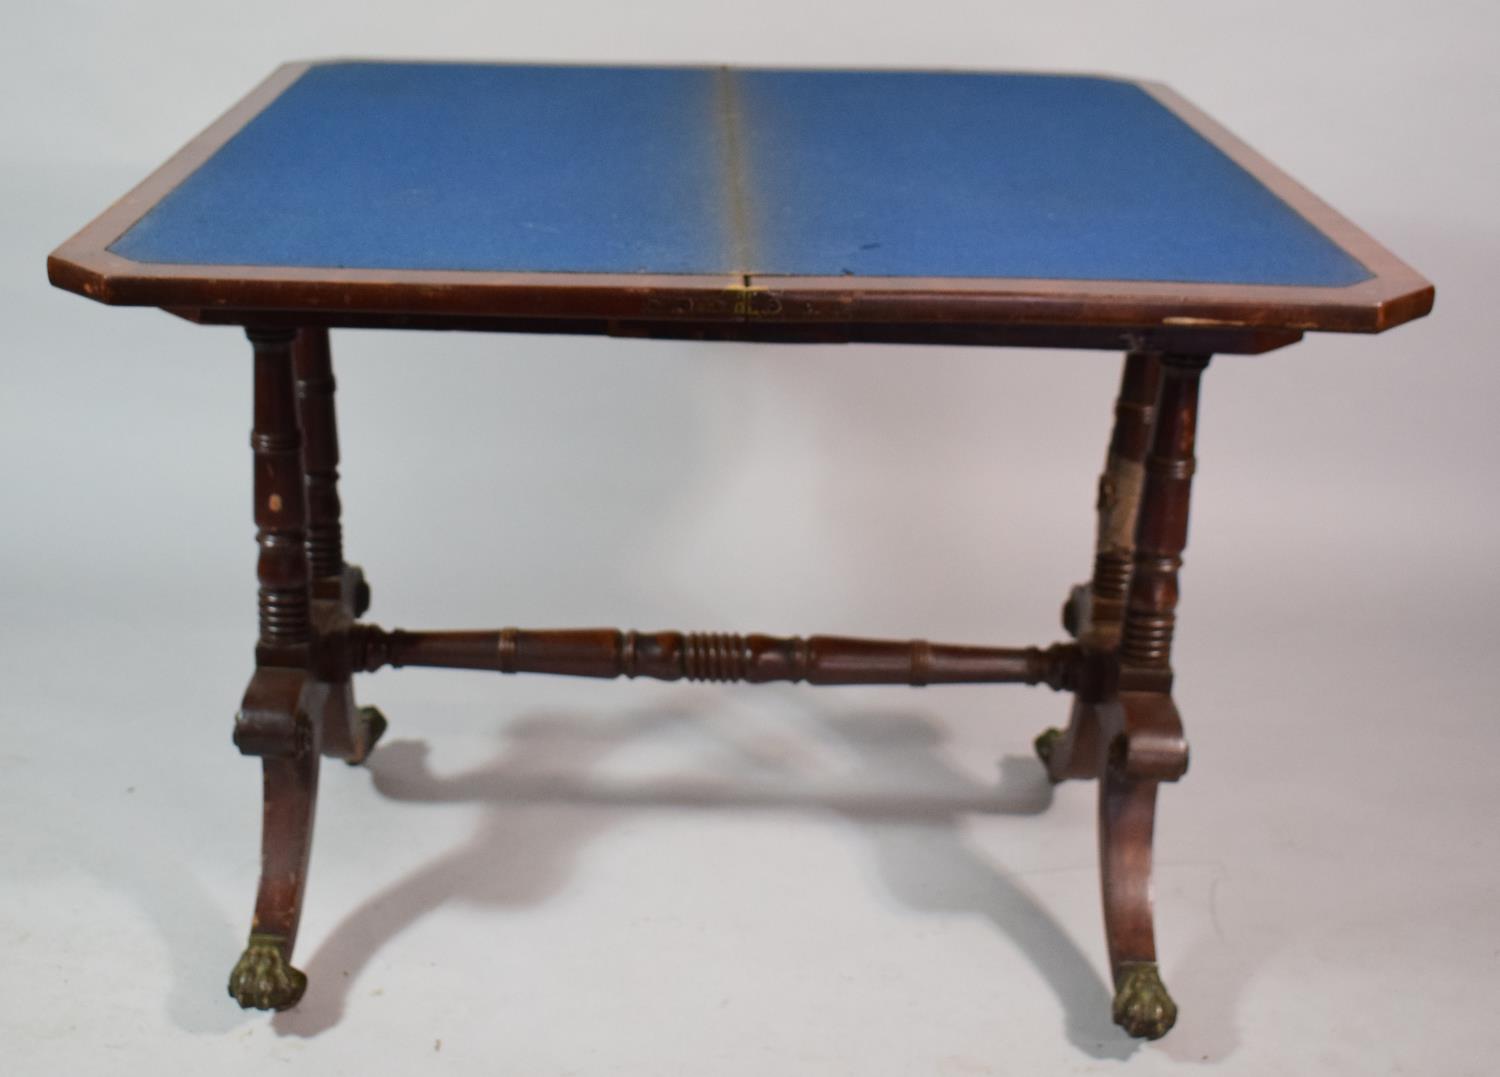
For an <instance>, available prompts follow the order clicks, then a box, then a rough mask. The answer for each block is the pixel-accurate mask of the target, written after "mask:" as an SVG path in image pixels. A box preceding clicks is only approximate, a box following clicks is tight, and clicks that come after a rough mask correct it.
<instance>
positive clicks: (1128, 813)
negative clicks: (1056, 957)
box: [1097, 355, 1208, 1039]
mask: <svg viewBox="0 0 1500 1077" xmlns="http://www.w3.org/2000/svg"><path fill="white" fill-rule="evenodd" d="M1207 365H1208V357H1207V356H1190V355H1168V356H1164V357H1163V359H1162V375H1163V377H1162V386H1161V395H1160V398H1159V403H1158V405H1157V412H1156V421H1155V429H1154V431H1153V433H1152V439H1151V450H1150V453H1149V454H1148V456H1147V458H1146V469H1145V484H1144V488H1143V491H1142V495H1141V508H1140V517H1139V520H1138V522H1137V526H1136V536H1135V555H1134V564H1133V567H1132V570H1131V574H1130V585H1129V591H1128V597H1127V600H1126V605H1125V615H1124V622H1123V625H1122V626H1121V629H1120V645H1119V662H1120V668H1119V693H1118V696H1117V697H1116V698H1115V699H1113V700H1110V701H1107V702H1105V703H1103V704H1102V705H1101V706H1100V707H1099V708H1098V711H1097V713H1098V715H1099V719H1100V730H1099V732H1100V737H1101V739H1102V741H1103V745H1104V751H1103V753H1102V756H1101V763H1102V771H1101V774H1100V783H1099V858H1100V868H1101V876H1102V883H1103V896H1104V926H1105V933H1106V935H1107V937H1108V941H1109V958H1110V967H1111V970H1112V972H1113V975H1114V981H1115V991H1116V994H1115V1001H1114V1018H1115V1021H1116V1022H1117V1023H1118V1024H1119V1025H1121V1027H1123V1028H1124V1029H1125V1030H1126V1031H1127V1032H1129V1033H1130V1034H1131V1035H1133V1036H1144V1037H1146V1038H1149V1039H1156V1038H1158V1037H1160V1036H1164V1035H1166V1033H1167V1030H1168V1029H1170V1028H1171V1027H1172V1024H1173V1023H1174V1022H1175V1021H1176V1019H1177V1006H1176V1004H1175V1003H1174V1002H1173V1001H1172V997H1171V995H1169V994H1168V993H1167V989H1166V987H1165V985H1164V984H1163V983H1162V981H1161V975H1160V972H1159V971H1158V968H1157V963H1156V935H1155V929H1154V925H1153V917H1152V908H1151V847H1152V830H1153V826H1154V822H1155V813H1156V788H1157V785H1158V784H1159V783H1160V782H1163V781H1175V780H1176V779H1178V778H1179V777H1181V776H1182V774H1183V773H1184V772H1186V770H1187V763H1188V749H1187V741H1186V739H1185V738H1184V736H1183V732H1182V720H1181V717H1180V716H1179V714H1178V712H1177V707H1176V705H1175V703H1173V701H1172V696H1171V690H1172V666H1171V652H1172V636H1173V632H1174V628H1175V624H1176V609H1177V599H1178V580H1177V577H1178V571H1179V569H1180V568H1181V567H1182V551H1183V549H1184V548H1185V547H1186V546H1187V535H1188V510H1189V506H1190V500H1191V494H1192V481H1193V470H1194V467H1195V462H1194V455H1193V447H1194V441H1195V437H1196V428H1197V417H1198V385H1199V379H1200V377H1201V375H1202V373H1203V370H1204V368H1205V367H1206V366H1207Z"/></svg>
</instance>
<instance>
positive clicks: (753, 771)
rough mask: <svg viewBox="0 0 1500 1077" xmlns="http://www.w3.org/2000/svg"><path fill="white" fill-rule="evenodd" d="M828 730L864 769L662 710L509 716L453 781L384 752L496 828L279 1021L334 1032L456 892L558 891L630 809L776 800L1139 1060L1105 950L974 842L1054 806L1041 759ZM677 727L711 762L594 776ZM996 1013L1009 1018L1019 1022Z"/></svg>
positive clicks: (494, 896)
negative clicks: (498, 737) (1105, 966)
mask: <svg viewBox="0 0 1500 1077" xmlns="http://www.w3.org/2000/svg"><path fill="white" fill-rule="evenodd" d="M816 724H817V726H818V727H819V731H818V734H817V736H818V737H819V738H826V739H827V740H829V741H831V742H832V743H833V745H834V746H835V747H836V748H837V749H840V750H843V751H845V752H847V753H848V755H850V756H852V757H853V759H854V760H856V761H857V764H858V765H857V767H856V768H855V770H854V771H853V772H852V773H849V772H845V773H843V774H840V775H836V776H823V775H819V774H817V773H816V772H815V771H816V768H815V767H814V768H811V769H812V770H814V773H812V774H809V773H806V772H805V771H806V770H808V769H809V768H807V767H802V768H800V769H801V771H802V772H798V770H797V769H796V768H794V767H789V766H787V765H786V760H785V759H783V758H780V757H779V755H778V753H777V752H776V751H770V752H767V751H763V750H759V749H758V748H757V747H756V745H755V744H753V743H751V742H749V741H747V740H746V739H745V738H743V737H738V738H737V737H736V735H735V734H734V733H733V732H731V731H730V727H729V726H728V724H727V723H722V724H721V723H714V722H712V721H704V720H703V718H702V716H701V715H696V714H693V713H688V712H676V711H668V710H662V709H657V710H652V711H649V712H644V711H643V712H637V713H632V714H624V715H620V716H618V717H614V718H594V717H580V716H573V715H555V714H545V715H536V716H532V717H529V718H524V719H521V720H519V721H517V722H514V723H510V724H509V725H508V726H507V728H506V730H505V743H504V747H503V748H502V750H501V752H500V754H499V755H498V756H497V757H496V758H494V759H492V760H490V761H489V762H487V763H484V764H481V765H480V766H477V767H475V768H473V769H470V770H467V771H463V772H460V773H456V774H452V775H447V776H439V775H436V774H434V773H433V771H432V770H431V768H430V766H429V764H428V747H427V745H426V744H425V743H423V742H421V741H415V740H400V741H394V742H390V743H387V744H385V745H382V746H381V747H380V748H379V749H377V751H376V752H375V753H374V754H373V755H372V757H371V759H370V760H369V762H368V763H367V764H366V765H367V767H368V769H369V773H370V776H371V778H372V780H373V781H374V783H375V787H376V789H377V790H378V791H379V792H380V793H381V795H383V796H385V797H388V798H390V799H392V800H398V801H411V802H418V803H428V804H436V803H474V804H479V805H482V806H483V809H484V812H483V815H482V817H481V821H480V823H479V825H478V827H477V828H476V830H475V832H474V834H473V835H472V836H471V837H470V838H469V839H468V840H467V841H466V842H464V843H462V844H460V845H458V846H455V847H453V848H451V849H449V850H447V851H446V852H443V853H441V854H439V855H438V856H435V857H433V858H432V859H431V860H429V861H427V862H426V863H425V864H423V865H421V866H420V867H418V868H417V869H416V870H415V871H412V872H410V873H408V874H407V875H405V876H404V877H403V878H401V879H399V880H397V881H395V882H394V883H392V884H391V885H389V886H387V887H386V888H385V889H383V890H382V891H380V892H379V893H376V894H375V895H373V896H371V897H370V898H368V899H367V900H366V901H364V902H363V903H362V904H361V905H359V906H358V907H357V908H355V909H354V910H353V911H352V912H350V913H349V914H348V915H347V916H345V917H344V918H343V920H341V921H340V922H339V923H338V924H337V925H336V926H335V927H334V929H333V930H332V932H331V933H330V934H329V935H328V937H327V938H326V939H324V940H323V942H322V944H321V945H320V946H319V947H318V949H317V950H316V951H315V952H314V953H313V954H312V955H311V957H310V958H308V959H306V964H305V965H302V967H303V968H304V970H305V971H306V972H307V974H308V980H309V986H308V991H307V995H306V996H305V997H304V998H303V1000H302V1002H301V1003H300V1004H299V1005H298V1007H297V1008H296V1009H294V1010H290V1011H287V1012H285V1013H281V1014H277V1015H276V1016H275V1017H274V1019H273V1020H272V1027H273V1028H274V1029H275V1030H276V1031H277V1032H278V1033H279V1034H281V1035H289V1036H303V1037H310V1036H316V1035H318V1034H320V1033H322V1032H324V1031H326V1030H328V1029H330V1028H332V1027H334V1026H335V1025H336V1024H338V1022H339V1021H340V1019H341V1018H342V1016H343V1013H344V1009H345V1007H346V1005H347V1003H348V999H349V994H350V991H351V990H352V987H353V985H354V983H355V981H357V980H358V978H359V976H360V973H361V971H362V970H363V969H364V968H365V967H366V966H367V965H368V964H369V963H370V961H371V960H372V958H373V957H374V956H375V955H376V954H377V953H378V952H379V950H380V948H381V947H382V946H383V945H384V944H385V942H387V941H388V940H390V939H392V938H394V937H396V936H397V935H399V934H400V933H401V932H402V931H403V930H405V929H406V928H407V927H409V926H411V925H412V924H413V923H415V922H417V921H418V920H420V919H421V918H422V917H423V916H425V915H426V914H427V913H429V912H431V911H433V910H435V909H437V908H438V907H440V906H442V905H443V904H445V903H447V902H451V901H463V902H474V903H478V904H487V905H492V906H495V907H498V908H511V907H525V906H530V905H535V904H539V903H541V902H544V901H546V900H547V899H548V898H550V897H552V896H553V895H555V894H556V893H558V892H559V891H560V889H561V888H562V887H563V886H564V885H565V884H566V882H567V880H568V878H569V876H570V873H571V872H572V871H573V870H574V868H575V861H576V859H577V857H578V855H579V853H580V852H581V850H582V848H583V847H584V846H585V845H586V844H587V843H588V842H589V841H590V840H592V839H593V838H595V837H596V836H598V835H599V834H601V833H602V832H603V831H605V830H607V829H609V828H610V827H611V826H613V825H615V824H617V823H620V822H622V821H624V820H625V818H626V817H627V816H628V815H629V814H630V813H631V812H634V811H641V810H660V809H663V808H680V809H683V810H691V811H757V810H768V811H778V812H789V811H790V812H808V813H812V814H815V815H817V816H819V817H829V816H833V817H842V818H843V819H845V820H847V821H848V822H849V823H850V824H851V825H852V826H853V827H854V828H855V829H856V830H857V831H858V832H859V833H861V834H862V835H863V837H864V838H865V839H866V840H867V841H868V842H869V843H870V846H871V848H872V851H873V853H874V856H875V859H876V862H877V864H878V867H879V875H880V878H881V879H882V880H883V882H884V884H885V885H886V887H887V888H888V890H889V892H890V894H891V895H892V896H893V897H895V898H896V899H897V900H898V901H900V902H901V903H902V904H904V905H906V906H907V907H909V908H912V909H917V910H921V911H926V912H934V913H943V914H953V913H966V914H969V915H975V916H980V917H983V918H985V919H987V920H988V921H989V922H990V923H992V924H993V925H994V926H995V928H996V929H997V930H998V931H1000V932H1002V933H1004V934H1005V935H1006V936H1007V937H1009V938H1010V939H1011V940H1012V941H1013V942H1014V943H1015V944H1016V945H1017V946H1018V947H1019V948H1020V949H1021V951H1022V952H1023V953H1025V954H1026V956H1027V958H1028V959H1029V960H1030V961H1031V962H1032V964H1033V965H1034V966H1035V967H1036V968H1037V970H1038V971H1040V972H1041V974H1042V976H1043V977H1044V978H1045V979H1046V981H1047V982H1048V984H1049V985H1050V986H1051V989H1052V990H1053V991H1054V992H1055V993H1056V995H1057V997H1058V998H1059V999H1060V1000H1061V1002H1062V1004H1063V1009H1064V1013H1065V1032H1066V1035H1067V1037H1068V1039H1069V1041H1070V1042H1071V1043H1072V1044H1073V1045H1074V1046H1075V1047H1077V1048H1078V1049H1079V1050H1081V1051H1082V1052H1084V1053H1085V1054H1087V1055H1090V1056H1092V1057H1094V1058H1113V1059H1123V1058H1126V1057H1129V1056H1130V1055H1131V1054H1133V1053H1134V1052H1135V1051H1136V1050H1137V1049H1138V1047H1139V1046H1140V1044H1139V1043H1138V1041H1136V1040H1133V1039H1131V1038H1130V1037H1128V1036H1126V1035H1125V1034H1124V1033H1123V1032H1122V1031H1120V1029H1118V1028H1117V1027H1116V1026H1115V1025H1114V1024H1113V1023H1112V1021H1111V1019H1110V1001H1111V992H1110V990H1109V989H1108V987H1107V986H1106V984H1105V983H1104V981H1103V980H1102V978H1101V977H1100V975H1099V974H1098V972H1097V971H1096V970H1095V968H1094V966H1093V965H1092V963H1091V962H1090V960H1089V958H1088V957H1087V956H1085V954H1084V953H1083V951H1081V950H1080V949H1079V947H1078V946H1077V945H1076V944H1075V943H1074V942H1073V940H1072V939H1070V938H1069V937H1068V935H1067V934H1066V933H1065V932H1064V931H1063V930H1062V929H1061V927H1059V925H1058V924H1057V923H1056V921H1054V920H1053V919H1052V918H1051V917H1050V916H1049V915H1048V914H1047V912H1046V911H1045V910H1044V909H1043V908H1042V907H1041V906H1040V905H1039V904H1038V903H1037V902H1036V900H1035V899H1034V898H1032V896H1031V895H1030V894H1029V893H1028V892H1027V891H1026V889H1025V888H1024V887H1023V886H1021V885H1020V884H1019V883H1018V882H1017V881H1016V880H1015V879H1014V878H1012V877H1011V876H1010V875H1009V874H1008V873H1007V872H1006V871H1005V870H1004V869H1003V868H1001V867H998V866H997V865H995V864H994V863H993V862H991V861H990V860H989V859H988V858H987V857H986V856H985V855H984V854H983V853H982V852H980V851H979V850H977V849H975V848H973V847H971V846H970V844H969V843H968V842H967V841H966V839H965V837H964V833H963V825H962V824H963V822H964V820H965V818H966V817H968V816H972V815H1033V814H1036V813H1039V812H1041V811H1044V810H1045V809H1046V808H1047V807H1048V805H1049V804H1050V803H1051V800H1052V787H1051V785H1050V783H1049V782H1048V781H1047V778H1046V775H1045V773H1044V772H1043V770H1042V767H1041V765H1040V763H1038V762H1037V761H1036V760H1035V759H1034V758H1032V757H1031V756H1024V757H1022V756H1007V757H1006V758H1004V759H1003V760H1001V762H1000V782H999V783H998V785H992V784H990V783H987V782H980V781H976V780H974V779H973V778H971V777H969V776H967V775H964V774H962V773H960V772H958V771H956V770H955V769H953V768H952V767H951V766H950V765H949V764H948V763H947V762H946V761H945V760H943V759H942V757H941V756H940V755H939V754H938V752H937V751H936V749H937V748H938V746H939V745H940V743H941V741H942V732H941V730H940V729H939V728H938V727H937V726H936V725H934V724H933V723H932V722H930V721H929V720H927V719H925V718H922V717H918V716H914V715H912V714H910V713H907V712H886V713H873V714H871V713H861V714H850V715H841V716H836V717H828V716H820V717H817V718H816ZM688 729H691V730H692V732H691V733H689V732H686V730H688ZM673 735H685V736H696V737H700V738H701V737H709V738H712V741H711V744H710V747H711V748H713V750H714V760H715V765H714V768H713V770H712V772H711V773H710V772H705V773H698V774H694V775H692V776H689V777H673V778H656V779H651V780H649V781H630V782H626V781H621V780H618V779H612V778H607V777H604V776H603V775H600V774H598V773H596V768H597V767H598V766H599V764H600V763H601V762H603V761H604V760H605V759H607V758H608V757H609V756H611V755H613V754H615V753H617V752H619V751H621V750H622V749H625V748H626V747H627V746H631V745H635V744H639V743H641V742H642V741H643V740H647V739H650V738H658V737H665V736H673ZM825 747H826V746H825ZM996 974H997V975H1003V974H1004V970H1003V969H1001V970H997V972H996ZM995 1016H996V1022H997V1028H998V1027H1000V1023H1001V1022H1003V1020H1004V1015H1003V1014H996V1015H995Z"/></svg>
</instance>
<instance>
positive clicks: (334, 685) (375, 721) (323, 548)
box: [292, 328, 386, 764]
mask: <svg viewBox="0 0 1500 1077" xmlns="http://www.w3.org/2000/svg"><path fill="white" fill-rule="evenodd" d="M292 361H293V366H294V368H295V370H296V374H297V414H298V419H299V423H300V426H301V428H302V469H303V479H304V488H305V490H306V494H307V540H306V546H307V564H308V572H309V574H310V576H311V589H312V597H313V604H312V615H313V622H314V624H315V625H316V626H317V629H318V635H319V637H320V638H323V639H328V638H331V637H333V636H334V635H336V634H337V633H338V632H340V631H341V630H342V629H343V628H344V627H346V626H347V625H349V624H350V623H352V621H353V619H354V618H356V617H359V616H360V615H362V614H363V613H364V612H365V610H366V609H368V608H369V605H370V587H369V584H368V583H366V582H365V577H364V573H363V572H362V571H361V570H360V569H359V567H358V566H357V565H348V564H345V563H344V532H343V521H342V511H343V510H342V506H341V505H340V503H339V433H338V415H337V409H336V405H335V393H336V390H337V384H336V383H335V381H334V378H333V357H332V353H331V351H330V348H329V343H328V330H327V329H323V328H304V329H300V330H298V331H297V336H296V339H295V341H294V342H293V345H292ZM317 668H318V675H319V679H320V680H323V681H325V683H327V685H328V687H329V693H328V702H327V708H326V717H325V721H324V725H323V747H322V750H323V752H324V754H325V755H331V756H334V757H336V758H339V759H343V760H344V761H345V762H348V763H351V764H354V763H360V762H363V761H364V759H365V758H366V757H367V756H368V755H369V754H370V749H371V748H373V747H374V746H375V742H376V741H378V740H379V739H380V736H381V734H382V733H384V732H385V728H386V721H385V717H384V716H383V715H382V714H381V713H380V712H379V711H378V710H376V709H375V708H374V707H360V706H358V705H357V704H356V703H355V701H354V692H353V690H352V688H351V687H350V684H349V671H348V670H347V669H341V668H339V667H338V665H337V664H336V663H329V662H319V663H317Z"/></svg>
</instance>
